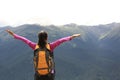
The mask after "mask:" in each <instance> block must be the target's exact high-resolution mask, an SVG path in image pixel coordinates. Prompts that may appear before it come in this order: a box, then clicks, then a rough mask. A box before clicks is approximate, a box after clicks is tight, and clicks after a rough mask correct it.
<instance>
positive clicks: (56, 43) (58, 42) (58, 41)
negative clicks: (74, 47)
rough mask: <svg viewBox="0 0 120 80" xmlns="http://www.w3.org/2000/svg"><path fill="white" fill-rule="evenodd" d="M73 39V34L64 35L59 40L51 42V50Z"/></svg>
mask: <svg viewBox="0 0 120 80" xmlns="http://www.w3.org/2000/svg"><path fill="white" fill-rule="evenodd" d="M71 39H72V38H71V36H68V37H64V38H61V39H58V40H56V41H54V42H52V43H50V48H51V51H53V50H54V49H55V48H56V47H57V46H59V45H60V44H62V43H63V42H66V41H70V40H71Z"/></svg>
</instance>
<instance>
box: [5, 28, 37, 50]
mask: <svg viewBox="0 0 120 80" xmlns="http://www.w3.org/2000/svg"><path fill="white" fill-rule="evenodd" d="M6 32H8V33H9V34H10V35H11V36H13V37H14V38H15V39H18V40H21V41H23V42H25V43H26V44H27V45H29V46H30V47H31V48H32V49H33V50H34V49H35V46H36V43H34V42H32V41H30V40H29V39H27V38H25V37H23V36H19V35H17V34H15V33H14V32H13V31H11V30H6Z"/></svg>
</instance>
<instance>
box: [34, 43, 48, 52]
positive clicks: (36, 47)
mask: <svg viewBox="0 0 120 80" xmlns="http://www.w3.org/2000/svg"><path fill="white" fill-rule="evenodd" d="M38 48H40V46H39V45H38V44H36V46H35V50H36V49H38ZM46 48H47V49H48V50H50V44H49V43H47V44H46Z"/></svg>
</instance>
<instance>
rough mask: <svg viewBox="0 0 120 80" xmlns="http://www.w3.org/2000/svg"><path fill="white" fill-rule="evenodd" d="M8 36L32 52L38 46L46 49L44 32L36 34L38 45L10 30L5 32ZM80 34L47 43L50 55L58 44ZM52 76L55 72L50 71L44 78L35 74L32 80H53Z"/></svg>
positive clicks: (45, 33)
mask: <svg viewBox="0 0 120 80" xmlns="http://www.w3.org/2000/svg"><path fill="white" fill-rule="evenodd" d="M6 31H7V32H8V33H9V34H10V35H12V36H13V37H14V38H15V39H18V40H21V41H23V42H25V43H26V44H27V45H29V46H30V47H31V48H32V49H33V50H35V49H36V45H38V46H40V47H41V48H44V47H46V44H47V43H48V42H47V39H48V34H47V32H45V31H41V32H40V33H38V43H34V42H32V41H30V40H28V39H27V38H25V37H22V36H19V35H17V34H15V33H14V32H12V31H11V30H6ZM79 36H80V34H74V35H72V36H68V37H64V38H61V39H58V40H56V41H54V42H52V43H49V45H50V52H51V53H52V52H53V51H54V49H55V48H56V47H58V46H59V45H60V44H62V43H63V42H66V41H70V40H72V39H73V38H75V37H79ZM54 76H55V71H54V70H52V71H51V75H44V76H39V75H37V74H36V73H35V77H34V80H54Z"/></svg>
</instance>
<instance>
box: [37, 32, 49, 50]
mask: <svg viewBox="0 0 120 80" xmlns="http://www.w3.org/2000/svg"><path fill="white" fill-rule="evenodd" d="M47 38H48V34H47V32H45V31H41V32H39V33H38V45H39V46H40V47H41V48H44V47H45V46H46V44H47Z"/></svg>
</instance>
